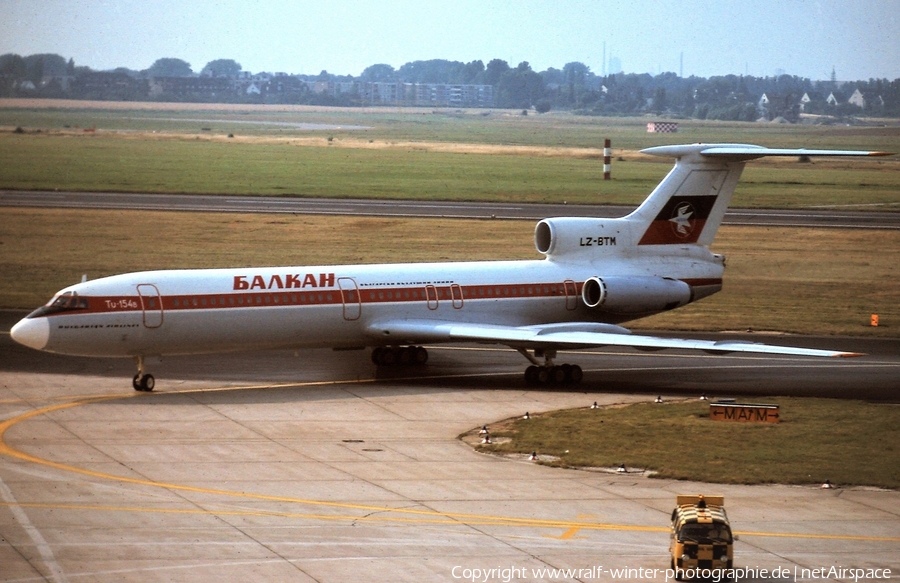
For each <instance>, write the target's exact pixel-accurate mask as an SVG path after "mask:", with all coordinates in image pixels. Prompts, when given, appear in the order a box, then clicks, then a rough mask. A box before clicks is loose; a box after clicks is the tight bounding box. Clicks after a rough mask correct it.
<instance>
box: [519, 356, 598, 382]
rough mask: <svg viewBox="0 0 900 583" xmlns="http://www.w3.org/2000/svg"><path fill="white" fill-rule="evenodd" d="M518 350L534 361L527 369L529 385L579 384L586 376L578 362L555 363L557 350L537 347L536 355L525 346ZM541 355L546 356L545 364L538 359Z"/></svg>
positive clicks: (526, 380) (526, 379)
mask: <svg viewBox="0 0 900 583" xmlns="http://www.w3.org/2000/svg"><path fill="white" fill-rule="evenodd" d="M518 351H519V353H520V354H521V355H522V356H524V357H525V358H527V359H528V360H529V361H530V362H531V363H532V365H531V366H529V367H528V368H526V369H525V384H527V385H530V386H547V385H577V384H578V383H580V382H581V379H582V378H584V372H583V371H582V370H581V367H580V366H578V365H577V364H559V365H557V364H553V359H554V358H556V351H555V350H551V349H540V348H536V349H535V351H534V356H531V355H530V354H528V351H527V350H525V349H524V348H519V349H518ZM541 357H543V358H544V363H543V364H541V362H540V361H539V360H538V358H541Z"/></svg>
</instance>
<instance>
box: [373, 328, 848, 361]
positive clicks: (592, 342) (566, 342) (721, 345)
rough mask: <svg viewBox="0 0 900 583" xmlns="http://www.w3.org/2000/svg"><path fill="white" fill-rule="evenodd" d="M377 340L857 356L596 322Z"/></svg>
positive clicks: (382, 332) (382, 331)
mask: <svg viewBox="0 0 900 583" xmlns="http://www.w3.org/2000/svg"><path fill="white" fill-rule="evenodd" d="M369 333H370V335H372V336H373V337H377V338H380V339H382V340H386V339H387V341H388V342H389V343H397V344H416V343H421V342H482V343H489V344H505V345H507V346H512V347H515V348H551V347H552V348H557V349H565V348H569V349H577V348H596V347H600V346H627V347H632V348H637V349H640V350H651V351H652V350H663V349H667V348H671V349H681V350H702V351H705V352H710V353H714V354H722V353H730V352H748V353H760V354H784V355H791V356H817V357H847V356H862V354H860V353H856V352H842V351H836V350H821V349H816V348H798V347H794V346H777V345H772V344H762V343H756V342H745V341H741V340H718V341H716V340H693V339H687V338H662V337H657V336H644V335H640V334H632V333H630V332H629V331H628V330H627V329H625V328H622V327H621V326H614V325H611V324H597V323H593V322H583V323H567V324H548V325H542V326H503V325H496V324H477V323H457V322H448V321H431V320H384V321H380V322H375V323H373V324H371V325H369Z"/></svg>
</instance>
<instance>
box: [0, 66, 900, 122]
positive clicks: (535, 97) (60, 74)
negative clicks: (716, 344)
mask: <svg viewBox="0 0 900 583" xmlns="http://www.w3.org/2000/svg"><path fill="white" fill-rule="evenodd" d="M108 73H109V74H111V75H119V76H120V77H121V78H122V79H132V80H145V81H146V80H149V79H152V78H171V77H196V76H200V77H211V78H232V79H235V78H238V77H241V76H243V77H244V78H247V77H251V78H257V77H262V78H265V79H269V78H271V77H272V75H271V74H258V75H256V76H253V75H251V74H250V73H249V72H245V71H243V69H242V67H241V65H240V64H239V63H238V62H236V61H234V60H233V59H217V60H214V61H210V62H209V63H207V64H206V65H205V66H204V67H203V68H202V69H201V71H200V72H199V73H195V72H194V71H193V70H192V68H191V65H190V64H189V63H187V62H186V61H183V60H181V59H174V58H165V59H159V60H157V61H156V62H155V63H153V65H151V66H150V67H149V68H147V69H145V70H142V71H135V70H131V69H126V68H119V69H115V70H114V71H111V72H108ZM88 74H95V75H96V72H94V71H92V70H91V69H89V68H87V67H78V66H76V65H75V63H74V61H73V60H72V59H68V60H66V59H65V58H63V57H61V56H59V55H55V54H39V55H30V56H25V57H22V56H19V55H15V54H6V55H2V56H0V95H3V96H20V95H41V96H48V97H86V96H83V95H77V94H75V93H77V91H78V88H79V87H81V86H80V85H79V84H78V83H77V82H75V83H62V82H61V81H60V80H65V79H68V80H69V81H72V80H76V81H77V79H78V78H79V76H82V77H83V76H85V75H88ZM276 75H278V76H280V77H281V78H282V79H291V80H300V81H325V82H343V83H347V82H357V83H367V82H368V83H441V84H466V85H491V86H493V88H494V92H493V95H494V106H496V107H504V108H517V109H519V108H521V109H526V108H535V109H537V110H538V111H549V110H550V109H567V110H574V111H578V112H582V113H586V114H597V115H634V114H643V113H656V114H659V115H669V116H674V117H693V118H700V119H730V120H744V121H752V120H756V119H758V118H759V117H767V118H768V119H772V118H774V117H777V116H781V117H784V118H786V119H787V120H788V121H795V120H796V119H797V118H798V116H799V114H800V113H801V111H804V112H809V113H818V114H831V115H835V116H845V115H856V114H860V113H866V114H876V115H888V116H900V79H895V80H893V81H889V80H887V79H870V80H868V81H857V82H852V83H838V82H837V81H835V80H834V78H832V79H831V80H828V81H812V80H810V79H807V78H802V77H796V76H790V75H781V76H777V77H751V76H743V75H741V76H738V75H724V76H715V77H710V78H702V77H694V76H691V77H679V76H678V75H676V74H675V73H662V74H659V75H655V76H654V75H649V74H646V73H645V74H625V73H617V74H614V75H606V76H598V75H596V74H595V73H594V72H593V71H591V70H590V67H588V66H587V65H585V64H583V63H579V62H572V63H567V64H565V65H564V66H563V67H562V68H561V69H556V68H553V67H551V68H548V69H547V70H545V71H541V72H536V71H534V70H533V69H532V67H531V65H530V64H529V63H528V62H522V63H519V64H518V65H517V66H515V67H512V66H510V65H509V64H508V63H507V62H506V61H504V60H502V59H493V60H491V61H489V62H488V63H487V64H486V65H485V64H484V63H483V62H482V61H480V60H476V61H471V62H469V63H463V62H460V61H449V60H444V59H433V60H428V61H412V62H409V63H406V64H404V65H403V66H401V67H400V68H399V69H394V67H392V66H390V65H386V64H375V65H372V66H370V67H367V68H366V69H365V70H364V71H363V72H362V73H361V74H360V75H359V76H358V77H353V76H350V75H334V74H331V73H328V72H327V71H322V72H320V73H319V74H318V75H287V74H283V73H281V74H276ZM119 85H122V83H120V84H119ZM288 85H290V84H288ZM280 86H281V87H283V86H285V84H284V83H282V84H281V85H280ZM298 86H299V85H298ZM135 87H137V86H135ZM855 90H859V91H860V92H861V93H862V95H863V96H864V98H865V104H864V106H863V107H860V106H858V105H852V104H850V103H848V99H849V97H850V95H851V94H852V93H853V92H854V91H855ZM141 91H143V89H140V88H138V89H135V88H131V89H130V90H129V92H121V91H120V92H119V93H118V94H116V96H115V97H114V98H117V99H138V98H140V93H141ZM73 92H74V93H73ZM288 93H290V92H288ZM288 93H285V92H283V91H282V92H280V93H279V92H276V91H274V90H272V91H270V92H268V94H267V92H266V91H263V92H262V93H261V94H258V95H245V96H241V97H240V98H241V99H243V100H246V101H279V100H280V101H283V100H289V101H291V102H305V103H315V102H321V101H322V100H323V99H325V100H327V101H329V102H335V101H336V100H337V102H339V103H340V104H345V105H353V104H354V97H353V94H349V95H344V96H338V97H335V96H334V95H330V96H323V95H321V94H315V93H312V92H309V91H296V92H294V93H290V94H288ZM763 95H765V96H766V98H765V99H764V100H763V99H762V96H763ZM804 95H805V96H806V100H805V102H804ZM829 96H832V103H828V101H827V100H828V99H829ZM90 97H93V98H97V96H96V95H91V96H90ZM197 98H198V99H200V100H207V99H205V98H204V96H202V95H201V96H197ZM218 98H219V99H221V98H222V95H221V93H220V95H219V97H218Z"/></svg>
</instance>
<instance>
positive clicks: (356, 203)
mask: <svg viewBox="0 0 900 583" xmlns="http://www.w3.org/2000/svg"><path fill="white" fill-rule="evenodd" d="M0 206H8V207H42V208H80V209H122V210H155V211H162V210H166V211H202V212H233V213H280V214H325V215H362V216H381V217H415V218H466V219H498V220H503V219H507V220H540V219H544V218H547V217H565V216H586V217H621V216H625V215H626V214H628V213H629V212H631V211H632V210H634V209H633V207H627V206H614V205H575V204H571V205H570V204H507V203H493V202H492V203H477V202H462V201H461V202H446V201H443V202H442V201H436V202H431V201H400V200H390V201H386V200H366V199H337V198H330V199H321V198H283V197H263V196H225V195H220V196H210V195H184V194H128V193H98V192H43V191H34V192H25V191H10V190H4V191H0ZM724 223H725V224H726V225H755V226H785V227H786V226H793V227H832V228H845V229H900V213H897V212H877V211H874V212H873V211H858V210H838V209H803V210H773V209H729V210H728V211H727V212H726V214H725V220H724Z"/></svg>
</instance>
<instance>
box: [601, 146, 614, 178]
mask: <svg viewBox="0 0 900 583" xmlns="http://www.w3.org/2000/svg"><path fill="white" fill-rule="evenodd" d="M610 144H611V141H610V139H609V138H607V139H605V140H603V180H609V179H610V177H609V174H610V170H611V169H612V148H610Z"/></svg>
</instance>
